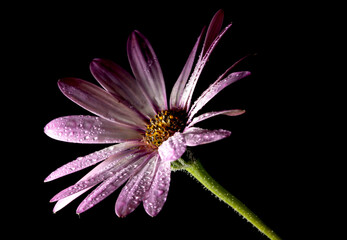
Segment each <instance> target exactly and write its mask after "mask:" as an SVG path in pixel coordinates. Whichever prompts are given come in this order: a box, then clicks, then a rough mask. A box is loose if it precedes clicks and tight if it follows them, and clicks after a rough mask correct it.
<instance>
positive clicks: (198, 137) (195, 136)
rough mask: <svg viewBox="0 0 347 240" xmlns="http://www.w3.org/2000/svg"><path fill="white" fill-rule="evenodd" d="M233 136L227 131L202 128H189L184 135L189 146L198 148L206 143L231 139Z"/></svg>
mask: <svg viewBox="0 0 347 240" xmlns="http://www.w3.org/2000/svg"><path fill="white" fill-rule="evenodd" d="M230 134H231V132H230V131H227V130H223V129H220V130H206V129H201V128H196V127H192V128H188V129H187V130H186V131H185V132H184V133H183V135H184V139H185V142H186V144H187V146H198V145H202V144H206V143H211V142H215V141H218V140H221V139H223V138H226V137H229V136H230Z"/></svg>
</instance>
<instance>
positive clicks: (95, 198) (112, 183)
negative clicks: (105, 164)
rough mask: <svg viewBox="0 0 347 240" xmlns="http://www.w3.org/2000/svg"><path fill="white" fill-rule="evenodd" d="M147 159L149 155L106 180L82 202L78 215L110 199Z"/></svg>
mask: <svg viewBox="0 0 347 240" xmlns="http://www.w3.org/2000/svg"><path fill="white" fill-rule="evenodd" d="M146 159H147V155H145V156H144V157H142V158H139V159H138V160H136V161H135V162H133V163H131V164H130V165H128V166H126V167H124V168H122V169H120V170H119V171H118V172H117V173H116V174H114V175H113V176H112V177H110V178H108V179H106V180H105V181H104V182H103V183H102V184H100V186H98V187H97V188H96V189H95V190H94V191H93V192H92V193H90V194H89V195H88V196H87V197H86V198H85V199H84V200H83V201H82V203H81V204H80V205H79V206H78V208H77V210H76V213H78V214H80V213H82V212H84V211H86V210H88V209H90V208H92V207H93V206H95V205H96V204H98V203H99V202H101V201H102V200H104V199H105V198H106V197H108V196H109V195H110V194H111V193H113V192H114V191H116V190H117V189H118V188H119V187H120V186H121V185H122V184H123V183H125V181H127V180H128V179H129V177H130V176H131V175H132V174H133V173H134V171H136V170H137V169H138V167H139V166H141V165H142V164H143V162H144V160H146Z"/></svg>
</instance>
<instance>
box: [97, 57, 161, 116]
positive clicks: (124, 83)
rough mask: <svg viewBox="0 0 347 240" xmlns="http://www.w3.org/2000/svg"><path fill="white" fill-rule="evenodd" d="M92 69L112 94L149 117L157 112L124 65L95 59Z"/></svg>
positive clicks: (102, 84) (101, 83) (98, 79)
mask: <svg viewBox="0 0 347 240" xmlns="http://www.w3.org/2000/svg"><path fill="white" fill-rule="evenodd" d="M90 70H91V72H92V74H93V76H94V77H95V79H96V80H97V81H98V82H99V83H100V85H101V86H102V87H103V88H104V89H106V90H107V91H108V92H110V93H111V94H112V95H115V96H116V97H118V98H123V99H125V100H126V101H127V102H129V104H130V105H132V106H133V107H134V109H136V110H138V111H140V112H141V113H142V114H143V115H144V116H146V117H148V118H152V117H153V116H154V115H155V114H156V113H155V111H154V109H153V107H152V106H151V104H150V103H149V102H148V99H147V98H146V97H145V95H144V93H143V90H142V89H141V87H140V86H139V84H138V83H137V82H136V80H135V78H134V77H133V76H131V75H130V74H129V73H128V72H127V71H125V70H124V69H123V68H122V67H120V66H119V65H117V64H116V63H114V62H112V61H110V60H105V59H94V60H93V61H92V62H91V64H90Z"/></svg>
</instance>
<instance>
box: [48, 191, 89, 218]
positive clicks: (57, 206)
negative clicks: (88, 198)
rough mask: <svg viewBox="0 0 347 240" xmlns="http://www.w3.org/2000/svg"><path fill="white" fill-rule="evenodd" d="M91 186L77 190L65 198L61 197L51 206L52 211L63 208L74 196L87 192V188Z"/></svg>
mask: <svg viewBox="0 0 347 240" xmlns="http://www.w3.org/2000/svg"><path fill="white" fill-rule="evenodd" d="M91 188H92V187H89V188H86V189H84V190H82V191H80V192H77V193H75V194H72V195H70V196H68V197H66V198H63V199H61V200H59V201H58V202H57V203H56V204H55V205H54V208H53V212H54V213H56V212H58V211H59V210H61V209H63V208H64V207H66V205H68V204H69V203H70V202H72V201H73V200H75V199H76V198H78V197H79V196H81V195H82V194H83V193H85V192H87V191H88V190H89V189H91Z"/></svg>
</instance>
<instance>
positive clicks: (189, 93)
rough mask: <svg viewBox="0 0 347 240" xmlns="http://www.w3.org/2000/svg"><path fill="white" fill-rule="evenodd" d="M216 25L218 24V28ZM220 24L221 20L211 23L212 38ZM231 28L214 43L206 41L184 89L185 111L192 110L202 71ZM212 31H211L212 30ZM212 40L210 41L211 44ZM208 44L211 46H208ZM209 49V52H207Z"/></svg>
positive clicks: (182, 100) (182, 104)
mask: <svg viewBox="0 0 347 240" xmlns="http://www.w3.org/2000/svg"><path fill="white" fill-rule="evenodd" d="M214 24H217V25H216V26H215V25H214ZM219 24H220V22H219V20H218V21H215V22H213V21H212V22H211V24H210V26H209V31H210V34H211V35H210V36H208V37H210V38H211V36H215V30H212V29H213V28H216V29H220V26H219ZM230 27H231V24H229V25H228V26H226V27H225V28H224V29H223V31H222V32H221V33H220V34H219V35H218V36H216V37H215V39H214V40H213V42H212V43H210V44H209V43H206V41H205V46H204V48H203V50H202V52H201V55H200V58H199V60H198V62H197V64H196V65H195V68H194V71H193V73H192V75H191V77H190V79H189V81H188V83H187V85H186V87H185V89H184V92H183V95H182V98H181V102H180V106H182V108H184V109H189V108H190V104H191V100H192V97H193V92H194V89H195V86H196V84H197V82H198V79H199V77H200V74H201V72H202V70H203V69H204V67H205V64H206V62H207V60H208V58H209V57H210V55H211V53H212V51H213V49H214V48H215V47H216V46H217V43H218V42H219V40H220V39H221V37H222V36H223V35H224V34H225V32H226V31H227V30H228V29H229V28H230ZM210 29H211V30H210ZM209 41H210V40H208V42H209ZM206 44H209V46H208V45H206ZM206 49H207V50H206Z"/></svg>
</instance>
